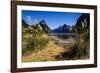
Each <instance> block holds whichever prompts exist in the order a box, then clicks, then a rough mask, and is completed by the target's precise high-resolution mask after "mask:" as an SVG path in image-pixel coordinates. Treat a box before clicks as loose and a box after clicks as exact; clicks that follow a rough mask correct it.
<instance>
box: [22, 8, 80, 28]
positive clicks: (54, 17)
mask: <svg viewBox="0 0 100 73" xmlns="http://www.w3.org/2000/svg"><path fill="white" fill-rule="evenodd" d="M80 15H81V13H75V12H74V13H71V12H51V11H31V10H22V19H24V20H25V21H26V22H27V23H28V24H29V25H32V24H33V22H35V23H36V22H39V21H41V20H45V21H46V23H47V24H48V26H49V27H50V28H51V29H55V28H57V27H59V26H61V25H63V24H67V25H70V26H72V25H75V23H76V21H77V19H78V18H79V17H80Z"/></svg>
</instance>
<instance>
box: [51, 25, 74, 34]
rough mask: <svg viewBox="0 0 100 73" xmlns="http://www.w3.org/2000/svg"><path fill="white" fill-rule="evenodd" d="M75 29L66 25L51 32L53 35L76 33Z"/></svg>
mask: <svg viewBox="0 0 100 73" xmlns="http://www.w3.org/2000/svg"><path fill="white" fill-rule="evenodd" d="M74 32H75V27H74V26H69V25H67V24H64V25H62V26H59V27H58V28H56V29H54V30H52V31H51V33H74Z"/></svg>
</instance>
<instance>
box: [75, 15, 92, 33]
mask: <svg viewBox="0 0 100 73" xmlns="http://www.w3.org/2000/svg"><path fill="white" fill-rule="evenodd" d="M89 26H90V15H89V14H82V15H81V16H80V17H79V18H78V20H77V23H76V29H77V33H83V32H84V31H89V29H90V28H89Z"/></svg>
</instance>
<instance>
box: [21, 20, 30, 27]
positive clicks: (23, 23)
mask: <svg viewBox="0 0 100 73" xmlns="http://www.w3.org/2000/svg"><path fill="white" fill-rule="evenodd" d="M22 26H23V27H25V28H27V27H28V26H29V25H28V24H27V23H26V22H25V21H24V20H22Z"/></svg>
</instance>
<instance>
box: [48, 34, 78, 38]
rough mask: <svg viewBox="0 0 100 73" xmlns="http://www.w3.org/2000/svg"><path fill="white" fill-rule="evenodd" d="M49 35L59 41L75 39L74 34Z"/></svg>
mask: <svg viewBox="0 0 100 73" xmlns="http://www.w3.org/2000/svg"><path fill="white" fill-rule="evenodd" d="M49 35H50V36H53V37H58V38H60V39H69V38H76V33H50V34H49Z"/></svg>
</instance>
